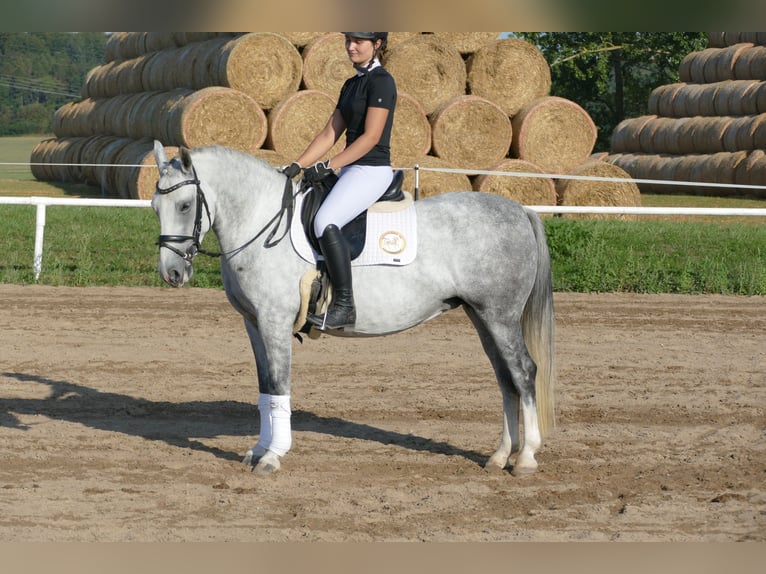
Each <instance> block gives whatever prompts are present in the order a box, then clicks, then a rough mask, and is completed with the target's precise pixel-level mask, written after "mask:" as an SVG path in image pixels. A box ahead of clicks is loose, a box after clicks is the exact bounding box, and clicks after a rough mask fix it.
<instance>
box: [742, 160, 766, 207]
mask: <svg viewBox="0 0 766 574" xmlns="http://www.w3.org/2000/svg"><path fill="white" fill-rule="evenodd" d="M760 162H766V152H764V151H763V150H762V149H757V150H753V151H751V152H749V153H748V154H747V156H746V157H745V158H744V159H743V160H742V161H741V162H740V163H739V164H737V167H736V169H735V173H734V180H735V182H736V183H738V184H740V185H763V184H761V183H758V181H757V177H754V174H755V172H754V168H755V167H756V165H757V164H758V163H760ZM764 181H766V180H764ZM749 191H751V190H748V192H749ZM764 197H766V194H764Z"/></svg>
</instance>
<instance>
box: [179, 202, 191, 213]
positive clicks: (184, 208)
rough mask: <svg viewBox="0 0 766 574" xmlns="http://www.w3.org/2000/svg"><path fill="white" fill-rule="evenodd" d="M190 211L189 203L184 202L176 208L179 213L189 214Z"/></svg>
mask: <svg viewBox="0 0 766 574" xmlns="http://www.w3.org/2000/svg"><path fill="white" fill-rule="evenodd" d="M190 210H191V201H185V202H184V203H182V204H181V205H180V207H179V208H178V211H180V212H181V213H189V211H190Z"/></svg>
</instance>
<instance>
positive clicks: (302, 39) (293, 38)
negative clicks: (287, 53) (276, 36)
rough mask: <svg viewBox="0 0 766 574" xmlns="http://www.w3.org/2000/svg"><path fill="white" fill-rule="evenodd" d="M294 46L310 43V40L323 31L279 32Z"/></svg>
mask: <svg viewBox="0 0 766 574" xmlns="http://www.w3.org/2000/svg"><path fill="white" fill-rule="evenodd" d="M280 34H281V35H282V36H284V37H285V38H287V39H288V40H289V41H290V43H291V44H292V45H293V46H295V47H296V48H303V47H304V46H306V45H308V44H310V43H311V42H312V40H314V39H316V38H319V37H320V36H323V35H324V34H325V32H280Z"/></svg>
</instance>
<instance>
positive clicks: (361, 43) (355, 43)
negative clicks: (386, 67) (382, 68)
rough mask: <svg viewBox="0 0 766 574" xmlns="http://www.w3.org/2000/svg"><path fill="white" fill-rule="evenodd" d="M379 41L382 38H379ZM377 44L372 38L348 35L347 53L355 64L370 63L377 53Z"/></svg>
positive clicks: (378, 41)
mask: <svg viewBox="0 0 766 574" xmlns="http://www.w3.org/2000/svg"><path fill="white" fill-rule="evenodd" d="M377 43H380V40H377ZM375 46H376V44H375V43H374V42H373V41H372V40H367V39H365V38H355V37H354V36H346V53H347V54H348V58H349V60H351V62H352V63H354V64H357V65H360V66H364V65H366V64H368V63H369V62H370V60H372V57H373V55H374V54H375Z"/></svg>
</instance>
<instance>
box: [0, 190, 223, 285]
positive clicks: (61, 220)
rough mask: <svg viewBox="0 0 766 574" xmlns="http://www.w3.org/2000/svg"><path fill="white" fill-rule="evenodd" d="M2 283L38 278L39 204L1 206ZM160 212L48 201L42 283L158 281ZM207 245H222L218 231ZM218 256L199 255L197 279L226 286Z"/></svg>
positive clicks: (0, 280) (152, 283) (208, 240)
mask: <svg viewBox="0 0 766 574" xmlns="http://www.w3.org/2000/svg"><path fill="white" fill-rule="evenodd" d="M0 219H2V221H4V222H5V227H4V229H3V230H2V231H1V232H0V253H2V255H0V283H15V284H27V283H33V282H34V272H33V269H32V262H33V259H34V233H35V209H34V207H32V206H25V205H0ZM158 234H159V222H158V220H157V216H156V215H155V214H154V212H153V211H152V210H151V209H148V208H112V207H70V206H49V207H48V208H47V210H46V226H45V246H44V249H43V261H42V273H41V275H40V278H39V283H42V284H46V285H71V286H89V285H128V286H159V285H161V281H160V279H159V276H158V274H157V255H158V247H157V246H156V245H155V242H156V241H157V236H158ZM203 246H204V247H205V248H206V249H209V250H211V251H212V250H216V249H218V245H217V242H216V240H215V237H214V236H213V235H210V236H209V237H208V238H206V239H205V242H204V245H203ZM219 269H220V268H219V261H218V259H214V258H209V257H206V256H204V255H200V256H199V257H198V259H197V260H196V261H195V265H194V278H193V284H194V285H195V286H197V287H216V288H221V287H222V284H221V279H220V271H219Z"/></svg>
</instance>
